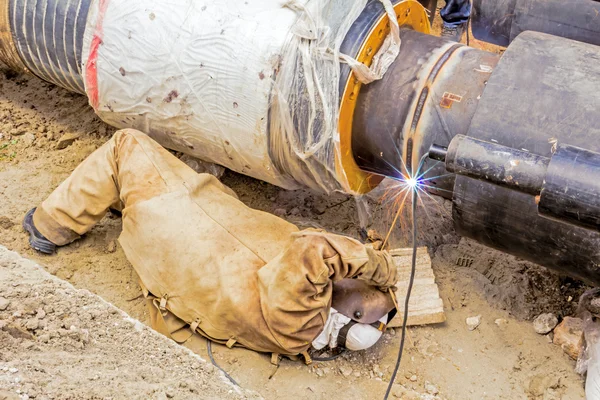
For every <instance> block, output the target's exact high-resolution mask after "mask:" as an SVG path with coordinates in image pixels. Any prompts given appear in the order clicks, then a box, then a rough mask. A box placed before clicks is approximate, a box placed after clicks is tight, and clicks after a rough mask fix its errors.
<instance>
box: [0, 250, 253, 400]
mask: <svg viewBox="0 0 600 400" xmlns="http://www.w3.org/2000/svg"><path fill="white" fill-rule="evenodd" d="M0 327H1V328H2V329H0V343H2V351H1V352H0V398H2V399H27V398H36V399H80V398H97V399H107V398H128V399H147V398H156V399H167V398H194V397H199V396H200V395H202V397H204V398H212V399H246V398H259V396H258V395H257V394H253V393H250V392H249V391H246V390H243V389H240V388H238V387H235V386H234V385H232V384H231V383H230V382H229V381H228V380H227V379H226V378H225V376H224V375H223V374H221V373H220V372H219V371H218V370H216V368H215V367H213V366H212V365H211V364H210V363H207V362H206V361H204V360H203V359H202V358H200V357H198V356H197V355H196V354H194V353H193V352H191V351H189V350H187V349H185V348H183V347H181V346H179V345H177V344H176V343H174V342H172V341H171V340H169V339H167V338H166V337H164V336H162V335H160V334H158V333H157V332H155V331H154V330H152V329H150V328H148V327H147V326H145V325H144V324H142V323H141V322H139V321H137V320H134V319H132V318H131V317H130V316H129V315H127V314H125V313H124V312H123V311H121V310H119V309H117V308H116V307H114V306H113V305H111V304H109V303H107V302H106V301H104V300H103V299H101V298H100V297H98V296H96V295H94V294H92V293H90V292H89V291H87V290H83V289H75V288H74V287H73V286H72V285H70V284H69V283H67V282H65V281H64V280H60V279H58V278H56V277H55V276H53V275H50V274H49V273H48V272H46V271H45V270H43V269H42V268H41V267H39V266H38V265H36V264H35V263H33V262H32V261H30V260H26V259H24V258H22V257H20V256H19V255H18V254H17V253H14V252H10V251H8V250H6V248H4V247H2V246H0Z"/></svg>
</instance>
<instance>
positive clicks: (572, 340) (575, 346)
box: [552, 317, 583, 360]
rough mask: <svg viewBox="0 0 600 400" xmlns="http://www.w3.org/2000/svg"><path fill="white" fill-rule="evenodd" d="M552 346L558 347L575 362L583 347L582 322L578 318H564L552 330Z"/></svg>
mask: <svg viewBox="0 0 600 400" xmlns="http://www.w3.org/2000/svg"><path fill="white" fill-rule="evenodd" d="M552 342H553V343H554V344H556V345H559V346H560V347H561V348H562V349H563V351H564V352H565V353H567V354H568V355H569V357H571V358H572V359H574V360H577V358H578V357H579V353H580V352H581V349H582V347H583V321H582V320H581V319H580V318H573V317H565V319H563V321H562V322H561V323H560V324H559V325H558V326H557V327H556V328H554V340H553V341H552Z"/></svg>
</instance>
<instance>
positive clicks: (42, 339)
mask: <svg viewBox="0 0 600 400" xmlns="http://www.w3.org/2000/svg"><path fill="white" fill-rule="evenodd" d="M38 340H39V341H40V342H42V343H48V342H49V341H50V335H49V334H47V333H45V334H43V335H40V336H38Z"/></svg>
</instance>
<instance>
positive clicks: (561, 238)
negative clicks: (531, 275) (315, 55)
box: [353, 31, 600, 284]
mask: <svg viewBox="0 0 600 400" xmlns="http://www.w3.org/2000/svg"><path fill="white" fill-rule="evenodd" d="M402 39H403V41H404V43H405V44H406V43H410V44H409V45H406V46H404V47H403V48H402V49H401V53H400V55H399V58H398V59H399V60H401V61H397V62H396V64H394V66H393V67H392V68H391V69H390V70H389V71H388V75H386V77H385V78H384V79H383V80H382V81H380V82H374V83H372V84H371V85H369V86H368V87H366V88H365V90H364V92H362V93H361V96H360V97H359V100H358V102H359V107H357V110H358V112H357V115H356V116H355V126H354V132H356V135H355V136H354V142H353V144H354V146H353V149H354V151H355V154H356V160H357V163H359V165H360V166H361V168H364V169H367V170H369V171H372V172H374V173H378V174H383V175H386V176H394V175H396V176H398V175H399V174H400V173H404V174H405V173H406V172H407V171H406V170H405V168H404V167H403V164H402V162H403V161H404V162H406V164H407V168H408V169H412V170H413V171H415V169H416V167H417V163H418V162H419V159H420V158H421V156H422V155H423V154H425V153H427V152H428V150H429V148H430V147H431V145H432V144H438V145H442V146H448V144H449V143H450V141H451V139H452V138H453V137H454V136H455V135H457V134H463V135H468V136H472V137H474V138H478V139H482V140H485V141H487V142H491V143H497V144H500V145H504V146H507V147H510V148H514V149H517V150H519V151H522V152H526V153H529V154H531V155H532V158H535V159H538V158H539V157H536V156H541V157H546V158H549V157H550V156H551V152H552V148H553V145H554V144H555V143H556V142H557V141H558V143H567V144H570V145H573V146H578V147H582V148H585V149H588V150H590V151H593V152H598V151H599V150H600V140H598V139H599V138H600V118H599V117H598V111H597V110H598V108H597V105H598V104H600V63H599V62H597V61H600V47H596V46H593V45H589V44H585V43H581V42H576V41H572V40H567V39H563V38H558V37H554V36H549V35H546V34H541V33H535V32H526V33H524V34H522V35H520V36H519V37H518V38H517V39H515V41H514V42H513V43H512V44H511V45H510V46H509V47H508V49H507V50H506V52H505V53H504V55H503V56H502V57H501V58H500V57H499V56H497V55H494V54H489V53H486V52H482V51H478V50H469V49H466V48H465V47H463V46H460V45H456V44H451V43H448V42H446V41H444V40H442V39H439V38H432V37H431V36H426V35H422V34H419V33H418V32H411V31H403V32H402ZM469 60H471V61H469ZM592 60H595V61H596V62H593V61H592ZM365 149H366V150H365ZM395 149H397V150H395ZM430 165H431V164H429V166H430ZM429 166H428V167H429ZM409 172H410V171H409ZM444 174H445V168H444V166H443V164H441V163H440V164H439V165H438V166H437V167H435V168H434V169H433V170H432V171H431V172H430V173H429V175H428V176H429V177H435V176H443V175H444ZM586 179H593V178H591V177H589V176H588V177H587V178H586ZM428 182H429V183H428V185H430V186H431V188H430V190H432V191H434V192H437V193H438V194H441V195H442V196H445V197H447V198H451V199H452V201H453V219H454V223H455V227H456V229H457V232H458V233H459V234H461V235H463V236H467V237H470V238H473V239H475V240H477V241H479V242H480V243H483V244H486V245H488V246H490V247H494V248H497V249H499V250H502V251H505V252H507V253H510V254H514V255H516V256H518V257H521V258H524V259H527V260H531V261H534V262H536V263H539V264H541V265H544V266H546V267H550V268H553V269H555V270H558V271H561V272H564V273H567V274H570V275H573V276H576V277H578V278H581V279H585V280H587V281H589V282H593V283H596V284H598V283H600V234H598V233H597V232H594V231H590V230H587V229H583V228H580V227H577V226H572V225H567V224H563V223H560V222H557V221H553V220H549V219H546V218H542V217H540V216H539V215H538V210H537V204H536V200H535V196H534V195H533V194H531V193H521V192H517V191H514V190H511V189H510V188H506V187H501V186H497V185H494V184H491V183H488V182H483V181H479V180H474V179H471V178H468V177H465V176H460V175H457V176H455V175H449V176H445V177H442V178H436V179H432V180H430V181H428Z"/></svg>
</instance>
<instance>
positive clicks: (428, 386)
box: [425, 382, 440, 396]
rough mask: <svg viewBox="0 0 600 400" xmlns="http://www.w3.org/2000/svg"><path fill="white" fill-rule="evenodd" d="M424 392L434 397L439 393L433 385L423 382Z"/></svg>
mask: <svg viewBox="0 0 600 400" xmlns="http://www.w3.org/2000/svg"><path fill="white" fill-rule="evenodd" d="M425 391H426V392H427V393H429V394H432V395H434V396H435V395H436V394H438V393H439V392H440V391H439V390H438V388H437V387H436V386H435V385H433V384H431V383H429V382H425Z"/></svg>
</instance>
